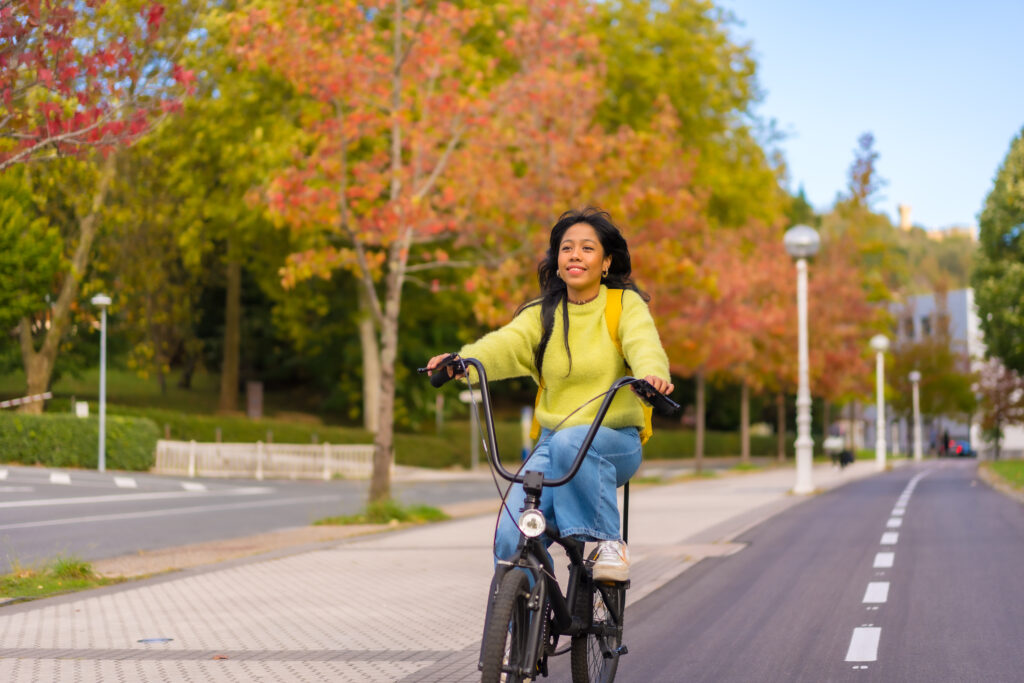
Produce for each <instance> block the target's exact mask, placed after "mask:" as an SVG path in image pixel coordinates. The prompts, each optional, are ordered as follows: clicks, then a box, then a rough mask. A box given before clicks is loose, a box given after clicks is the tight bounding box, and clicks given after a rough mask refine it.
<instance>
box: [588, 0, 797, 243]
mask: <svg viewBox="0 0 1024 683" xmlns="http://www.w3.org/2000/svg"><path fill="white" fill-rule="evenodd" d="M595 22H596V31H597V34H598V36H599V37H600V46H601V49H602V51H603V58H604V63H605V65H606V67H605V77H604V81H605V93H606V97H605V98H604V100H603V101H602V102H601V105H600V110H599V114H598V120H599V121H600V122H601V123H602V124H603V125H604V126H605V127H606V128H607V129H608V130H617V129H618V128H619V127H621V126H629V127H630V128H633V129H636V130H647V129H649V128H650V127H651V123H652V122H653V121H656V120H657V113H658V110H659V108H660V106H661V105H660V104H659V98H660V97H662V96H666V97H668V99H669V102H670V103H671V105H672V108H673V109H674V110H675V112H676V113H677V115H678V118H679V130H680V136H679V137H680V140H681V146H682V149H681V151H685V152H687V153H692V152H695V153H696V168H695V176H694V184H695V185H696V186H698V187H702V188H706V189H707V191H708V197H707V201H706V202H705V204H704V206H703V208H702V213H703V215H704V216H705V217H706V219H707V220H708V221H709V223H710V224H711V225H712V227H714V226H727V227H737V226H742V225H745V224H746V223H747V221H748V220H751V219H756V220H759V221H761V222H762V223H764V224H769V225H771V224H774V223H775V222H776V221H778V220H779V217H780V213H781V212H782V210H783V209H784V206H785V203H786V199H785V195H784V193H783V192H782V191H781V189H780V187H779V183H778V180H779V175H780V173H781V172H782V170H783V169H782V166H781V163H779V162H778V160H777V159H776V158H775V155H774V154H773V153H772V152H771V151H770V150H768V146H769V145H770V144H771V143H772V142H773V139H774V134H773V133H772V132H770V131H769V132H768V133H767V134H763V133H762V129H763V128H765V126H763V125H762V123H761V122H760V121H759V120H758V119H757V117H756V116H755V115H754V105H756V103H757V101H758V99H759V98H760V92H759V90H758V85H757V79H756V70H757V64H756V62H755V60H754V58H753V57H752V55H751V49H750V46H749V45H741V44H738V43H736V42H735V41H734V40H733V39H732V36H731V35H730V30H729V29H730V27H731V26H732V24H733V23H734V22H735V19H734V17H733V16H732V15H731V14H730V13H729V12H727V11H725V10H722V9H720V8H718V7H716V6H715V4H714V3H712V2H710V0H669V1H668V2H652V1H651V0H614V1H612V2H603V3H597V5H596V16H595ZM761 138H764V139H761Z"/></svg>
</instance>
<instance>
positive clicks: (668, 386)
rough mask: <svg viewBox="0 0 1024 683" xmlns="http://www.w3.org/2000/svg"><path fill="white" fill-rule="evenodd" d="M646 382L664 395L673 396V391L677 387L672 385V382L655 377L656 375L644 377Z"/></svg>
mask: <svg viewBox="0 0 1024 683" xmlns="http://www.w3.org/2000/svg"><path fill="white" fill-rule="evenodd" d="M644 381H645V382H647V383H648V384H650V385H651V386H652V387H654V388H655V389H657V390H658V391H659V392H661V393H662V394H671V393H672V390H673V389H675V388H676V386H675V385H674V384H672V382H669V381H668V380H667V379H662V378H660V377H655V376H654V375H647V376H646V377H644Z"/></svg>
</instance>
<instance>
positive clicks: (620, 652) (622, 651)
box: [615, 645, 629, 657]
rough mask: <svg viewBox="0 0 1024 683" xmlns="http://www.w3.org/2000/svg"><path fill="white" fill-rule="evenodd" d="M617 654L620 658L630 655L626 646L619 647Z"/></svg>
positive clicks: (616, 649)
mask: <svg viewBox="0 0 1024 683" xmlns="http://www.w3.org/2000/svg"><path fill="white" fill-rule="evenodd" d="M615 654H617V655H619V656H620V657H621V656H622V655H628V654H629V648H628V647H626V646H625V645H619V646H618V647H617V648H615Z"/></svg>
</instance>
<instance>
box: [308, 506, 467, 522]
mask: <svg viewBox="0 0 1024 683" xmlns="http://www.w3.org/2000/svg"><path fill="white" fill-rule="evenodd" d="M446 519H450V517H449V516H448V515H446V514H445V513H444V512H442V511H441V510H438V509H437V508H435V507H431V506H429V505H402V504H401V503H398V502H397V501H394V500H383V501H377V502H376V503H370V504H368V505H367V506H366V508H364V509H363V511H362V512H359V513H356V514H354V515H340V516H337V517H325V518H324V519H319V520H317V521H315V522H313V524H314V525H345V524H405V523H409V524H426V523H428V522H443V521H444V520H446Z"/></svg>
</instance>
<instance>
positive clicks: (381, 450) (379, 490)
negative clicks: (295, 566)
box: [369, 230, 412, 503]
mask: <svg viewBox="0 0 1024 683" xmlns="http://www.w3.org/2000/svg"><path fill="white" fill-rule="evenodd" d="M411 241H412V231H411V230H410V231H408V232H407V233H406V236H405V239H403V240H396V241H395V242H394V243H393V244H392V246H391V249H390V250H389V251H390V258H389V259H388V274H387V278H386V280H385V282H386V285H385V295H384V296H385V299H384V315H383V316H382V320H381V344H380V347H381V349H380V408H379V411H378V414H379V417H378V423H377V435H376V437H375V438H374V440H373V446H374V449H373V476H372V478H371V480H370V497H369V502H371V503H375V502H377V501H381V500H387V499H389V498H390V497H391V464H392V463H393V462H394V459H395V444H394V432H395V360H396V359H397V358H398V314H399V311H400V310H401V304H402V284H403V283H404V280H405V265H406V259H407V258H408V253H409V244H410V243H411Z"/></svg>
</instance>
